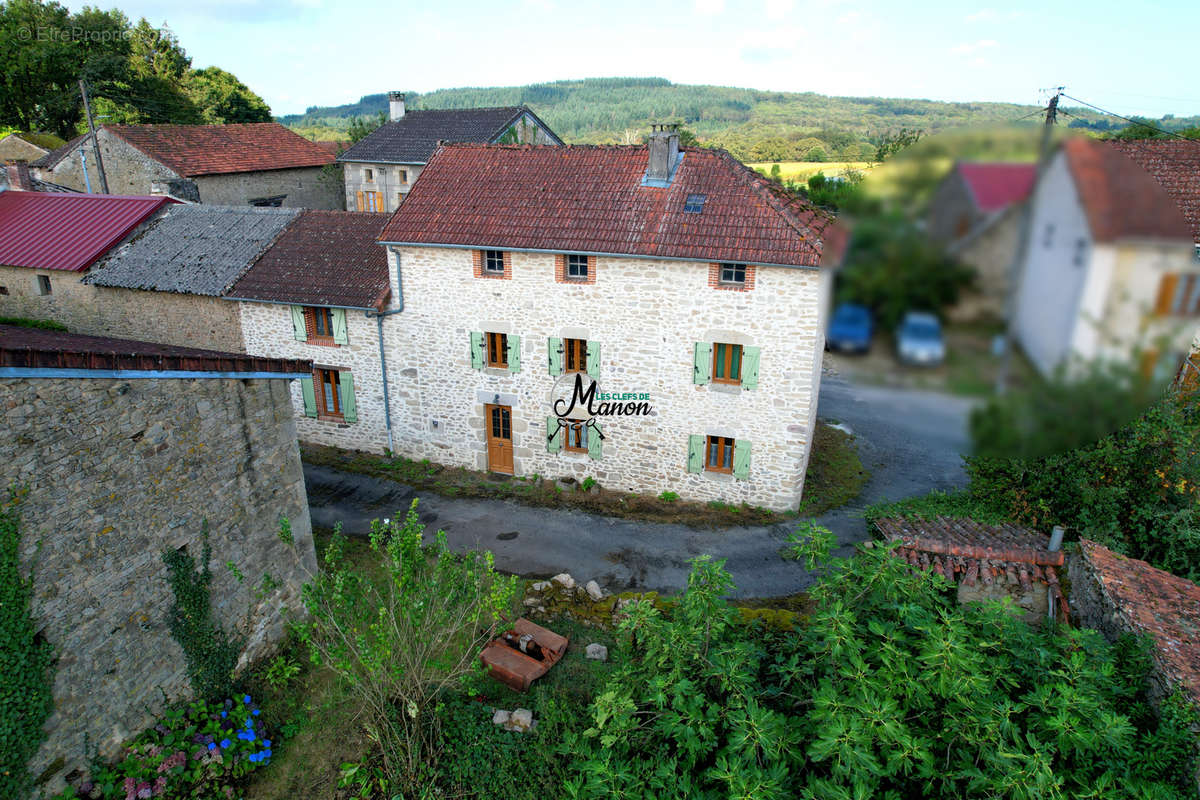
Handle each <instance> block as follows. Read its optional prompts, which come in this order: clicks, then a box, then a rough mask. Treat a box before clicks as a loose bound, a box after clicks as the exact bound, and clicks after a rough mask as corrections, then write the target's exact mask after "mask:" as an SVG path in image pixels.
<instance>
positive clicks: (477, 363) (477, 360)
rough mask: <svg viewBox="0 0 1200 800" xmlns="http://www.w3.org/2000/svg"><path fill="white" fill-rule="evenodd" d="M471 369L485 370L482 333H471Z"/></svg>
mask: <svg viewBox="0 0 1200 800" xmlns="http://www.w3.org/2000/svg"><path fill="white" fill-rule="evenodd" d="M471 369H483V332H482V331H471Z"/></svg>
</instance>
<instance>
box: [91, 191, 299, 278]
mask: <svg viewBox="0 0 1200 800" xmlns="http://www.w3.org/2000/svg"><path fill="white" fill-rule="evenodd" d="M299 213H300V210H299V209H292V208H257V207H254V206H205V205H176V206H173V207H172V208H170V209H169V210H168V211H167V213H165V214H163V215H162V217H161V218H159V219H158V220H155V222H154V224H153V225H148V226H146V230H144V231H143V232H141V234H139V235H138V236H137V237H135V238H134V239H133V240H131V241H130V242H128V243H126V244H125V245H123V246H121V247H120V248H118V249H117V250H115V251H114V252H113V253H112V254H111V255H110V256H109V257H108V258H106V259H104V261H103V262H102V263H100V264H97V265H96V267H95V268H94V269H93V270H92V271H91V272H90V273H88V275H87V277H86V278H84V281H83V282H84V283H89V284H92V285H94V286H111V287H117V288H122V289H145V290H149V291H156V292H180V293H183V294H199V295H211V296H219V295H222V294H224V293H225V292H226V291H228V290H229V288H230V287H231V286H233V284H234V283H236V282H237V280H238V279H239V278H240V277H242V275H243V274H245V272H246V270H248V269H249V268H250V265H251V264H253V263H254V260H255V259H257V258H258V256H259V255H260V254H262V252H263V251H264V250H266V249H267V247H268V246H269V245H270V244H271V243H272V242H274V241H275V239H276V238H278V236H279V235H280V234H281V233H282V232H283V229H284V228H285V227H287V225H288V224H289V223H290V222H292V220H294V219H296V217H297V216H298V215H299Z"/></svg>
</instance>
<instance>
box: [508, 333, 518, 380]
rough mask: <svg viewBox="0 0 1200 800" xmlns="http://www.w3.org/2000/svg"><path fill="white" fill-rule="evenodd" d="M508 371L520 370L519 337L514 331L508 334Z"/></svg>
mask: <svg viewBox="0 0 1200 800" xmlns="http://www.w3.org/2000/svg"><path fill="white" fill-rule="evenodd" d="M507 350H508V371H509V372H520V371H521V337H520V336H519V335H517V334H515V333H510V334H508V340H507Z"/></svg>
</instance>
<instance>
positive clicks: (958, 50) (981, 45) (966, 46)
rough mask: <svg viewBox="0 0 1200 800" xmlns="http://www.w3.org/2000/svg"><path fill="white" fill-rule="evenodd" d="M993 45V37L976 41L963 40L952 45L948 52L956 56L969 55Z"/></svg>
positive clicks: (994, 43) (994, 41)
mask: <svg viewBox="0 0 1200 800" xmlns="http://www.w3.org/2000/svg"><path fill="white" fill-rule="evenodd" d="M995 46H996V40H995V39H980V40H979V41H977V42H963V43H962V44H956V45H954V47H951V48H950V52H951V53H954V54H955V55H956V56H970V55H975V54H976V53H979V52H981V51H983V50H988V49H990V48H993V47H995Z"/></svg>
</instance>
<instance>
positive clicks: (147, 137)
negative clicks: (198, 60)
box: [31, 122, 335, 178]
mask: <svg viewBox="0 0 1200 800" xmlns="http://www.w3.org/2000/svg"><path fill="white" fill-rule="evenodd" d="M103 129H104V130H106V131H108V132H109V133H111V134H113V135H114V136H118V137H120V138H121V139H124V140H125V141H126V142H128V143H129V144H130V145H132V146H133V147H135V148H137V149H138V150H140V151H141V152H143V153H145V154H146V155H148V156H150V157H151V158H153V159H154V160H155V161H158V162H160V163H162V164H165V165H166V166H168V167H170V168H171V169H172V170H174V171H175V172H177V173H178V174H179V175H181V176H183V177H185V178H195V177H199V176H201V175H224V174H229V173H237V172H264V171H267V170H274V169H294V168H298V167H322V166H325V165H326V164H332V163H333V162H334V160H335V159H334V156H333V154H332V153H330V152H329V151H328V150H326V149H325V148H324V147H321V146H320V145H318V144H316V143H315V142H310V141H309V140H308V139H305V138H304V137H303V136H301V135H300V134H298V133H295V132H293V131H290V130H288V129H287V128H285V127H284V126H282V125H280V124H279V123H277V122H246V123H236V124H231V125H105V126H104V128H103ZM89 135H90V134H84V135H82V136H77V137H76V138H75V139H72V140H71V141H70V142H68V143H67V144H66V145H65V146H63V147H60V148H58V149H57V150H55V151H53V152H51V153H48V154H47V155H45V156H42V157H41V158H39V159H38V160H37V161H34V162H32V164H31V166H34V167H39V168H43V169H49V168H53V167H54V166H55V165H57V164H58V162H59V161H61V160H62V159H63V158H64V157H65V156H67V155H68V154H69V153H70V152H71V151H72V150H75V149H77V148H78V147H79V145H80V144H81V143H83V140H84V139H87V138H88V136H89ZM88 155H89V156H90V155H91V154H90V153H89V154H88Z"/></svg>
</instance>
